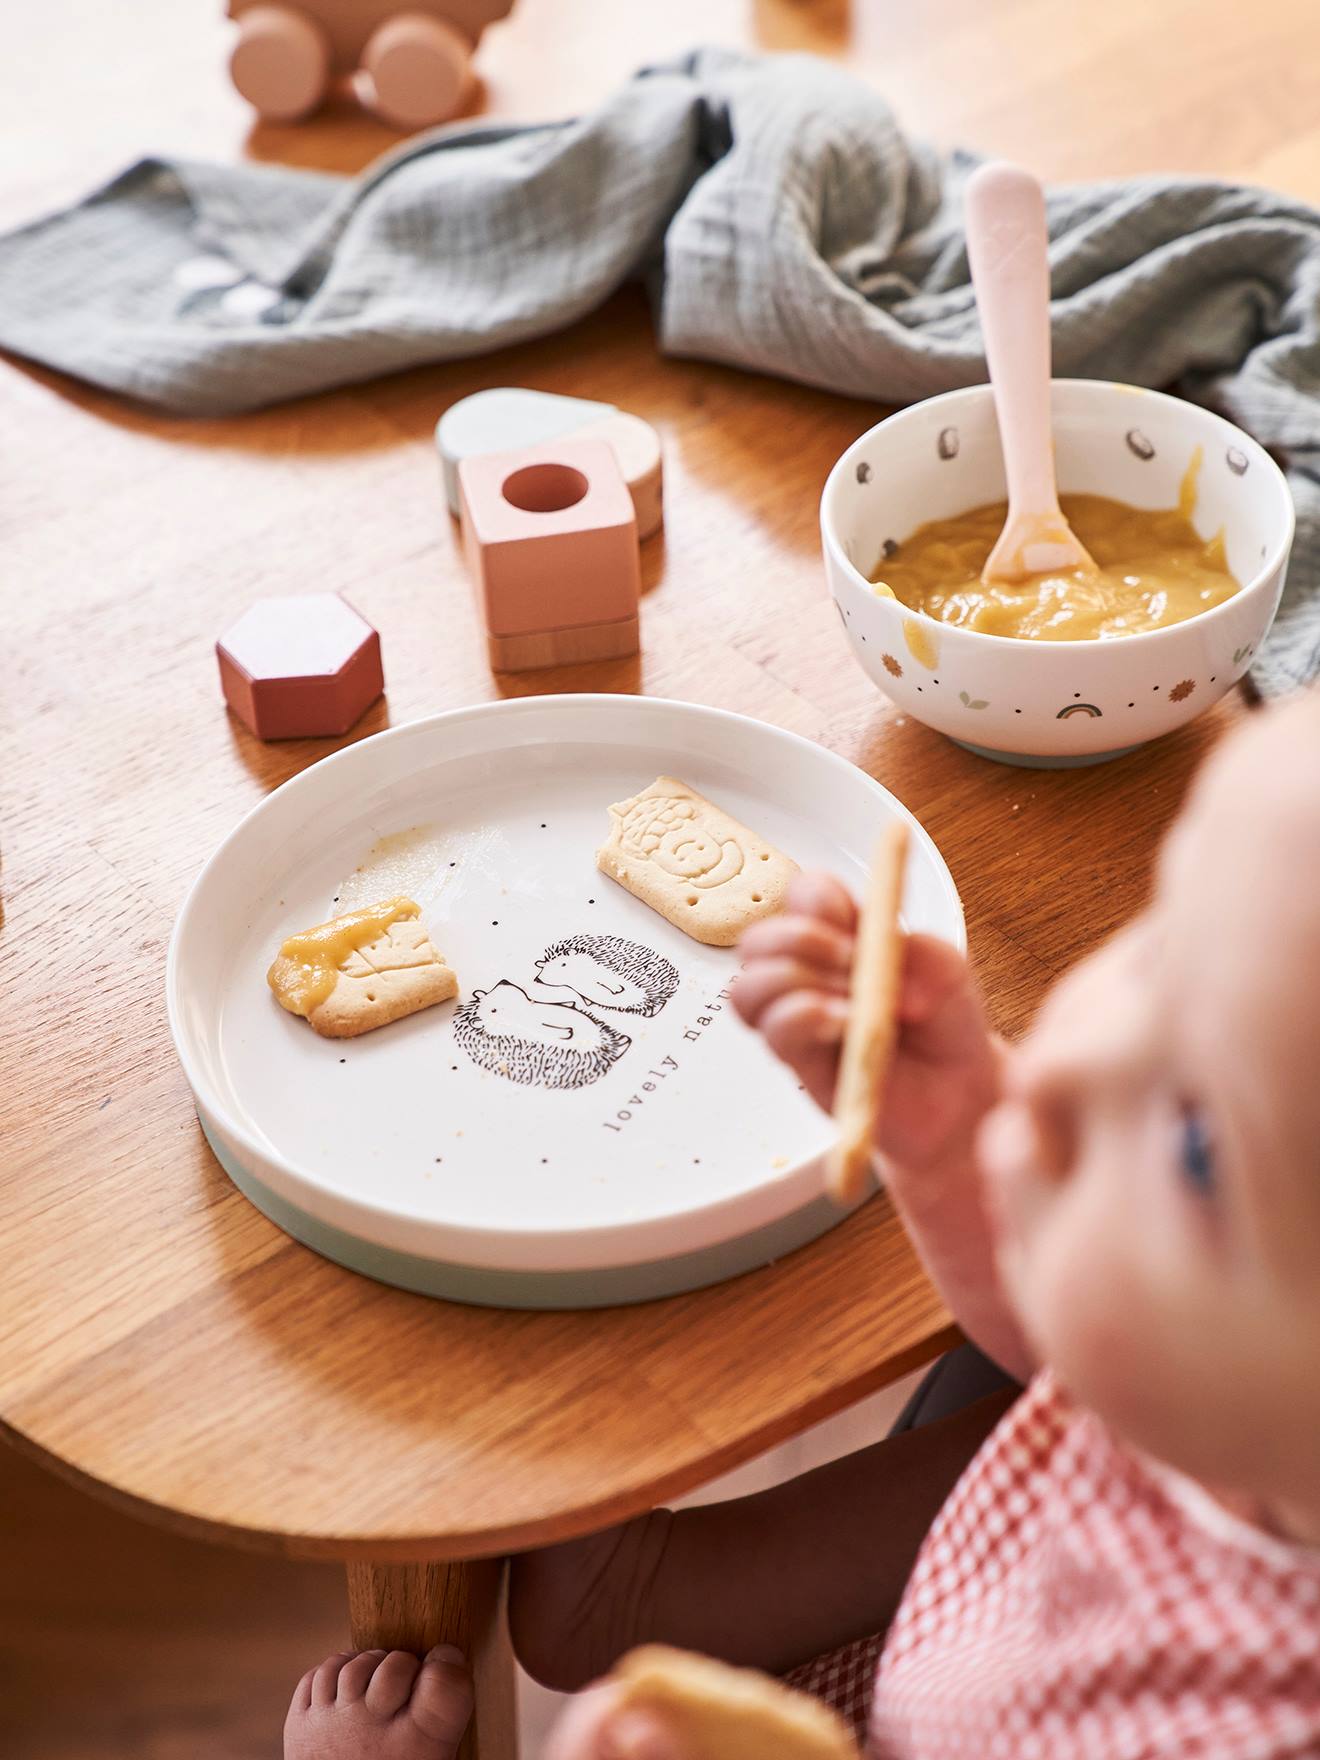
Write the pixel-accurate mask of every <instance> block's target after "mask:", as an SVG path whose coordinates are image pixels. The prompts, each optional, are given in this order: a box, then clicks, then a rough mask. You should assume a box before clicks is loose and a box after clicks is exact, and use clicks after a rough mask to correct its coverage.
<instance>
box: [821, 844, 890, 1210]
mask: <svg viewBox="0 0 1320 1760" xmlns="http://www.w3.org/2000/svg"><path fill="white" fill-rule="evenodd" d="M907 851H908V829H907V826H906V825H905V824H903V822H902V821H901V820H898V819H896V820H894V822H893V823H892V824H890V825H887V826H886V827H885V834H884V837H883V838H882V840H881V843H880V847H879V849H878V850H877V851H876V857H875V866H874V868H873V869H872V871H871V883H870V885H869V887H868V888H867V893H866V899H865V902H864V903H863V905H862V915H861V921H860V922H859V924H858V927H857V949H856V952H855V953H854V955H853V969H852V998H851V1005H850V1008H849V1011H848V1026H847V1030H846V1032H845V1034H844V1040H843V1052H842V1055H841V1057H840V1061H839V1085H838V1089H837V1091H836V1093H835V1096H834V1117H835V1120H836V1122H837V1123H838V1126H839V1140H838V1142H837V1143H836V1144H835V1147H834V1152H833V1154H832V1155H831V1157H830V1163H829V1174H828V1178H829V1188H830V1194H831V1196H832V1197H834V1198H836V1199H837V1200H838V1201H839V1203H841V1204H848V1203H852V1202H853V1201H854V1200H855V1199H857V1198H859V1197H860V1196H861V1194H862V1189H863V1187H864V1186H865V1183H866V1173H867V1169H868V1167H869V1166H870V1163H871V1143H872V1138H873V1136H874V1132H875V1123H876V1118H877V1115H878V1114H879V1111H880V1100H881V1093H882V1090H883V1087H884V1081H885V1076H886V1074H887V1072H888V1069H889V1062H890V1059H891V1058H892V1056H893V1053H894V1043H895V1040H896V1039H897V1037H898V992H899V980H900V976H901V974H902V969H903V933H902V930H901V929H900V927H899V920H898V913H899V907H900V905H901V904H902V902H903V869H904V867H905V865H906V863H907Z"/></svg>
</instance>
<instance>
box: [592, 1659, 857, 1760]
mask: <svg viewBox="0 0 1320 1760" xmlns="http://www.w3.org/2000/svg"><path fill="white" fill-rule="evenodd" d="M610 1680H611V1682H612V1683H615V1684H616V1685H617V1688H618V1697H617V1699H616V1701H615V1710H614V1712H613V1713H612V1718H613V1717H620V1716H622V1715H623V1714H624V1713H630V1712H646V1713H654V1715H655V1717H656V1720H657V1722H662V1723H663V1725H664V1727H665V1729H666V1731H669V1732H672V1734H673V1738H674V1748H675V1751H676V1752H678V1753H681V1754H682V1755H683V1756H684V1760H858V1752H857V1744H856V1743H855V1742H854V1741H853V1739H852V1736H851V1734H850V1733H849V1730H848V1728H847V1726H846V1724H845V1723H844V1722H843V1719H842V1718H840V1717H839V1716H838V1715H837V1714H836V1713H835V1712H833V1711H831V1710H829V1709H828V1707H826V1706H825V1705H822V1704H821V1702H820V1700H819V1699H810V1698H808V1697H807V1696H806V1694H805V1693H795V1692H793V1690H792V1689H791V1688H789V1687H785V1686H783V1685H782V1684H781V1683H780V1682H779V1681H776V1680H773V1679H771V1677H770V1676H769V1675H766V1674H761V1673H759V1672H758V1671H757V1670H756V1669H751V1668H730V1667H729V1666H728V1665H727V1664H725V1663H723V1662H713V1661H711V1660H710V1658H709V1657H705V1656H692V1655H689V1654H688V1652H687V1651H685V1650H671V1649H669V1648H668V1647H667V1646H666V1645H663V1644H647V1645H643V1647H642V1648H641V1649H640V1650H633V1651H631V1652H630V1653H629V1654H628V1655H627V1656H625V1657H624V1658H623V1660H622V1662H620V1663H619V1664H618V1665H617V1666H616V1668H615V1669H614V1671H613V1673H612V1674H611V1676H610Z"/></svg>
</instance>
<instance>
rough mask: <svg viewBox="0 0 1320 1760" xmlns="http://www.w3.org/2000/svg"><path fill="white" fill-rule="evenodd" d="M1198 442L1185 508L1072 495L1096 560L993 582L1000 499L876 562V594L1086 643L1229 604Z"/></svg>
mask: <svg viewBox="0 0 1320 1760" xmlns="http://www.w3.org/2000/svg"><path fill="white" fill-rule="evenodd" d="M1200 463H1201V456H1200V449H1199V448H1198V450H1197V452H1196V454H1195V456H1194V457H1193V459H1192V462H1191V465H1190V467H1189V469H1188V471H1187V475H1186V476H1185V477H1184V478H1183V482H1182V488H1181V490H1180V492H1179V496H1178V505H1177V506H1176V507H1160V508H1153V509H1152V508H1142V507H1128V506H1127V505H1126V504H1125V503H1123V502H1121V501H1111V500H1110V499H1109V498H1108V497H1107V496H1104V495H1063V496H1061V497H1060V505H1061V506H1062V508H1063V511H1064V515H1065V516H1066V518H1067V521H1068V524H1069V525H1070V526H1071V527H1072V529H1073V531H1074V532H1076V534H1077V536H1078V537H1079V538H1080V539H1081V541H1082V543H1083V544H1084V545H1085V546H1086V548H1087V549H1088V550H1089V551H1090V553H1091V555H1092V556H1093V557H1094V558H1095V561H1096V563H1097V564H1098V567H1099V572H1098V573H1097V574H1094V575H1091V574H1087V573H1085V572H1083V571H1082V570H1080V569H1076V570H1070V571H1068V572H1066V573H1059V574H1036V575H1028V576H1027V577H1026V578H1025V579H1024V580H1021V581H996V582H994V584H993V585H992V586H989V587H987V586H985V585H984V584H983V583H982V581H981V570H982V569H983V568H984V567H985V562H986V558H987V557H988V556H989V554H990V551H991V548H992V547H993V545H994V541H995V539H996V538H997V537H998V536H999V533H1000V531H1001V530H1002V528H1003V524H1004V519H1005V516H1006V514H1007V512H1008V508H1007V504H1006V503H1005V502H1003V501H997V502H991V503H990V504H988V505H987V506H985V507H973V508H971V509H970V510H969V511H968V512H967V513H960V514H956V515H955V516H954V517H953V518H952V519H937V520H931V521H929V522H928V523H927V524H926V525H924V526H918V527H917V529H916V531H915V532H913V533H912V535H911V536H910V537H908V538H905V539H904V540H903V542H902V543H901V544H900V545H899V546H898V548H897V549H896V550H894V551H893V552H891V554H890V555H889V556H887V557H885V558H883V559H882V560H881V562H879V563H878V564H877V565H876V568H875V570H874V572H873V574H872V577H871V578H872V580H873V582H874V584H875V588H876V591H877V592H878V593H891V594H892V595H893V596H894V598H896V599H899V600H901V601H902V603H903V604H904V605H906V606H908V607H909V608H910V609H911V610H913V611H924V612H925V613H926V615H927V616H928V617H934V618H937V619H938V620H939V621H940V622H941V623H953V624H957V625H958V626H959V627H960V628H962V629H974V630H980V631H981V632H982V633H983V634H984V635H991V636H1025V637H1029V638H1034V639H1036V640H1038V641H1045V642H1067V641H1086V640H1090V639H1094V638H1097V637H1099V638H1102V639H1103V638H1108V637H1112V636H1130V635H1137V634H1139V633H1140V632H1141V631H1142V630H1148V629H1163V628H1164V626H1165V625H1166V624H1170V623H1181V622H1183V620H1184V619H1185V618H1188V617H1195V616H1197V615H1198V613H1200V612H1202V611H1209V610H1210V608H1211V607H1212V606H1214V605H1221V604H1222V603H1223V602H1224V600H1225V599H1230V598H1232V596H1233V594H1234V593H1236V592H1237V590H1238V586H1239V582H1238V581H1236V580H1235V579H1234V577H1233V576H1232V575H1231V574H1230V573H1229V569H1228V562H1227V559H1226V557H1225V555H1224V534H1223V532H1222V531H1220V532H1217V533H1216V534H1215V535H1214V537H1213V538H1211V539H1209V540H1208V541H1207V540H1206V539H1204V538H1201V537H1198V536H1197V533H1196V529H1195V527H1194V526H1193V525H1192V513H1193V511H1194V509H1195V506H1196V478H1197V474H1198V469H1199V466H1200Z"/></svg>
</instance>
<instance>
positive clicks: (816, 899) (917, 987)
mask: <svg viewBox="0 0 1320 1760" xmlns="http://www.w3.org/2000/svg"><path fill="white" fill-rule="evenodd" d="M856 926H857V907H856V905H855V904H854V903H853V900H852V898H851V897H850V896H849V894H848V892H847V890H846V889H845V888H844V887H843V886H842V885H840V883H839V882H838V881H837V880H836V879H834V878H833V877H832V876H831V875H829V874H820V873H816V874H799V875H798V876H797V878H796V879H795V880H794V881H793V883H792V885H791V886H790V888H789V892H788V905H787V908H786V910H785V912H784V914H783V915H782V916H778V917H774V918H772V919H771V920H770V921H769V922H766V923H758V924H756V926H755V927H754V928H752V929H749V930H748V932H747V934H746V935H745V936H744V937H743V940H742V945H741V952H742V954H743V956H744V958H745V961H746V964H745V967H744V969H743V971H742V972H741V974H740V975H739V977H738V980H737V983H736V984H735V985H734V991H733V1000H734V1006H735V1007H736V1008H737V1010H738V1012H739V1013H740V1014H741V1015H742V1017H743V1019H744V1020H745V1021H747V1022H748V1024H749V1025H751V1026H754V1027H756V1028H758V1029H759V1031H760V1032H761V1033H763V1034H764V1036H765V1039H766V1042H767V1044H769V1046H770V1047H771V1049H772V1050H773V1051H775V1052H776V1053H777V1054H778V1055H779V1056H780V1057H782V1058H783V1059H784V1061H785V1063H787V1064H789V1065H790V1066H791V1067H792V1068H793V1069H794V1070H795V1071H796V1072H797V1074H798V1076H799V1078H800V1079H801V1081H802V1082H803V1083H804V1084H805V1086H806V1088H807V1091H808V1092H809V1093H810V1094H811V1096H812V1098H813V1099H814V1100H815V1101H816V1103H817V1105H818V1106H821V1107H823V1108H824V1109H825V1110H826V1111H828V1110H829V1108H830V1106H831V1104H832V1102H833V1098H834V1084H835V1081H836V1078H837V1076H838V1071H839V1048H840V1045H841V1043H842V1040H843V1030H844V1026H845V1023H846V1021H847V1018H848V987H849V975H850V972H851V969H852V958H853V937H854V931H855V929H856ZM898 1020H899V1032H898V1039H897V1043H896V1046H895V1052H894V1058H893V1062H892V1064H891V1066H890V1069H889V1073H888V1075H887V1077H886V1080H885V1089H884V1100H883V1105H882V1110H881V1116H880V1118H879V1120H878V1121H877V1127H876V1145H877V1147H878V1148H879V1149H880V1151H881V1152H882V1154H884V1155H885V1156H886V1158H887V1159H889V1160H890V1161H892V1162H895V1163H897V1164H898V1166H899V1168H910V1169H915V1170H920V1169H923V1168H926V1167H929V1166H931V1165H932V1164H934V1163H938V1162H941V1161H943V1160H945V1159H946V1158H947V1157H949V1156H950V1155H958V1156H963V1155H966V1154H967V1153H968V1152H969V1148H970V1143H971V1140H972V1136H973V1134H974V1133H975V1130H976V1126H977V1125H978V1124H979V1123H980V1120H981V1118H982V1116H983V1114H984V1113H985V1112H986V1110H987V1108H988V1107H989V1106H990V1105H991V1104H993V1102H994V1099H995V1098H996V1095H997V1091H998V1057H997V1053H996V1049H995V1041H994V1040H993V1038H992V1037H991V1034H990V1032H989V1029H988V1027H987V1025H986V1020H985V1015H984V1012H983V1010H982V1007H981V1000H980V997H979V995H978V993H977V990H976V986H975V984H974V983H973V981H972V976H971V973H970V972H969V971H968V969H967V962H966V961H965V960H964V959H963V957H962V955H961V954H960V953H958V952H956V951H955V950H954V949H953V948H952V947H950V946H948V944H947V943H946V942H943V941H936V940H934V939H932V938H931V937H930V936H928V935H910V936H908V938H907V940H906V943H905V946H904V954H903V973H902V981H901V985H900V991H899V1001H898Z"/></svg>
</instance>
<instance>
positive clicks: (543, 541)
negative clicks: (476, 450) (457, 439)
mask: <svg viewBox="0 0 1320 1760" xmlns="http://www.w3.org/2000/svg"><path fill="white" fill-rule="evenodd" d="M458 482H459V496H460V501H461V506H462V520H463V541H464V546H465V548H466V552H467V558H468V563H469V566H470V568H471V570H472V578H473V581H474V583H475V586H476V591H477V601H478V606H479V608H480V611H481V615H482V618H483V621H484V623H485V626H486V631H487V634H488V636H489V638H490V642H491V651H492V652H491V657H492V663H493V664H495V665H508V666H511V667H519V666H521V665H523V664H527V665H547V664H555V663H556V662H557V661H558V660H560V659H588V658H603V657H605V656H607V655H611V654H620V653H633V652H635V651H636V647H637V607H638V599H639V596H640V593H641V563H640V558H639V553H638V544H637V514H636V511H635V509H634V507H633V501H632V496H631V495H630V494H629V493H628V486H627V484H626V483H625V482H624V479H623V474H622V472H621V471H620V469H619V464H618V460H617V458H616V457H615V454H614V451H613V448H612V447H611V446H609V444H608V443H607V442H606V441H604V440H551V441H547V442H545V443H544V444H542V445H540V446H528V447H525V448H524V449H522V450H521V451H518V452H500V453H487V454H486V455H485V456H484V457H478V458H465V459H464V460H463V461H462V463H461V464H460V465H459V469H458ZM518 638H540V639H539V640H530V641H521V640H518ZM524 655H527V656H530V655H540V656H543V657H540V658H526V659H523V658H520V657H519V656H524ZM501 656H503V657H502V658H501Z"/></svg>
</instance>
